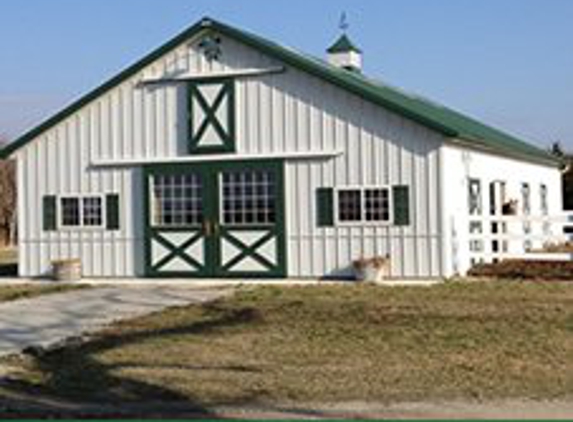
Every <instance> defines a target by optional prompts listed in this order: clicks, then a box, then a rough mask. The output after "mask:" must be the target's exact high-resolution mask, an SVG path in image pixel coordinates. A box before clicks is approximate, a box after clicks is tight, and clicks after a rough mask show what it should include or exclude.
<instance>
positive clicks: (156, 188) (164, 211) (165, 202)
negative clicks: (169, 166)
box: [153, 174, 203, 227]
mask: <svg viewBox="0 0 573 422" xmlns="http://www.w3.org/2000/svg"><path fill="white" fill-rule="evenodd" d="M202 191H203V184H202V180H201V177H200V176H199V175H198V174H175V175H157V176H154V177H153V200H154V202H153V224H154V225H157V226H168V227H169V226H188V225H198V224H201V223H202V222H203V193H202Z"/></svg>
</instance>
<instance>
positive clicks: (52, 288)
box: [0, 279, 88, 311]
mask: <svg viewBox="0 0 573 422" xmlns="http://www.w3.org/2000/svg"><path fill="white" fill-rule="evenodd" d="M87 287H88V286H86V285H73V284H11V285H6V286H2V282H1V279H0V302H7V301H10V300H17V299H23V298H30V297H34V296H40V295H45V294H50V293H60V292H65V291H69V290H77V289H83V288H87ZM31 311H32V310H31Z"/></svg>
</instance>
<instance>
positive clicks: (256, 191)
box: [221, 170, 277, 226]
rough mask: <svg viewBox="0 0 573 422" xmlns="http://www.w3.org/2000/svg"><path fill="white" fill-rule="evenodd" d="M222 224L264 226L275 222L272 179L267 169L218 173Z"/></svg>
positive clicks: (274, 182) (270, 172)
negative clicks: (219, 174) (219, 175)
mask: <svg viewBox="0 0 573 422" xmlns="http://www.w3.org/2000/svg"><path fill="white" fill-rule="evenodd" d="M221 189H222V195H221V212H222V221H223V223H224V224H231V225H239V226H241V225H268V224H274V223H275V221H276V202H277V200H276V180H275V175H274V172H272V171H267V170H247V171H224V172H223V173H222V174H221Z"/></svg>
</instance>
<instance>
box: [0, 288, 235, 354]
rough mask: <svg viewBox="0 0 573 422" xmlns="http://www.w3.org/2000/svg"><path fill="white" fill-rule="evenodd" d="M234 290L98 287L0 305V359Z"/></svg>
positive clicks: (210, 298) (205, 300) (216, 296)
mask: <svg viewBox="0 0 573 422" xmlns="http://www.w3.org/2000/svg"><path fill="white" fill-rule="evenodd" d="M232 291H233V290H232V289H231V288H196V287H189V286H157V285H155V286H142V285H139V286H136V287H126V286H120V287H99V288H94V289H84V290H72V291H69V292H62V293H53V294H47V295H43V296H37V297H34V298H30V299H20V300H16V301H11V302H6V303H0V356H2V355H7V354H11V353H15V352H19V351H20V350H22V349H24V348H26V347H29V346H42V347H46V346H49V345H51V344H54V343H58V342H61V341H62V340H64V339H66V338H68V337H73V336H78V335H80V334H82V333H85V332H87V331H90V330H95V329H98V328H101V327H102V326H103V325H106V324H109V323H110V322H112V321H115V320H118V319H123V318H130V317H136V316H140V315H144V314H147V313H150V312H156V311H160V310H162V309H164V308H166V307H169V306H178V305H186V304H191V303H202V302H207V301H211V300H214V299H216V298H219V297H221V296H224V295H228V294H231V292H232Z"/></svg>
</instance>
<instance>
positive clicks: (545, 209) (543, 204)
mask: <svg viewBox="0 0 573 422" xmlns="http://www.w3.org/2000/svg"><path fill="white" fill-rule="evenodd" d="M539 202H540V208H541V214H542V215H547V214H548V213H549V206H548V204H547V185H541V186H540V187H539Z"/></svg>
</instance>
